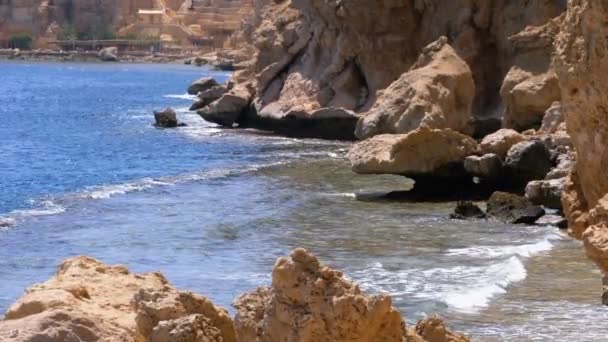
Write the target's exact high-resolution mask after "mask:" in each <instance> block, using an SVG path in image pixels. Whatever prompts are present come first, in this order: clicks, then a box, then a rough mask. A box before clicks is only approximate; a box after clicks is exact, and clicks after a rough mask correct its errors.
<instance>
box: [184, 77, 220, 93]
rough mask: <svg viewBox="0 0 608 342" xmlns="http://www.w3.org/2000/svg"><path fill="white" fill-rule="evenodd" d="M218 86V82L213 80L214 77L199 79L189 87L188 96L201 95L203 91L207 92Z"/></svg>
mask: <svg viewBox="0 0 608 342" xmlns="http://www.w3.org/2000/svg"><path fill="white" fill-rule="evenodd" d="M217 85H218V84H217V81H216V80H215V79H213V77H203V78H199V79H198V80H196V81H194V82H192V84H190V86H189V87H188V94H190V95H196V94H198V93H200V92H201V91H205V90H207V89H210V88H212V87H215V86H217Z"/></svg>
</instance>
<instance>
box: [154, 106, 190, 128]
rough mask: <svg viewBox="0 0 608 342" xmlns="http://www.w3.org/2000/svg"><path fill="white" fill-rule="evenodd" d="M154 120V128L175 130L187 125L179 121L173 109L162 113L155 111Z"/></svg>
mask: <svg viewBox="0 0 608 342" xmlns="http://www.w3.org/2000/svg"><path fill="white" fill-rule="evenodd" d="M154 120H155V123H154V126H156V127H162V128H174V127H181V126H185V125H186V124H183V123H179V122H178V121H177V114H176V113H175V111H174V110H173V109H171V108H167V109H165V110H162V111H154Z"/></svg>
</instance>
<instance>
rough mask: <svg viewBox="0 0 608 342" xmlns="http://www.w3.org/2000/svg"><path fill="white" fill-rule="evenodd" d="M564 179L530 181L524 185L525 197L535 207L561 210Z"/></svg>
mask: <svg viewBox="0 0 608 342" xmlns="http://www.w3.org/2000/svg"><path fill="white" fill-rule="evenodd" d="M565 182H566V178H565V177H564V178H558V179H550V180H537V181H531V182H530V183H528V185H526V197H527V198H528V199H529V200H530V201H532V203H534V204H537V205H543V206H545V207H547V208H551V209H562V202H561V199H562V190H563V188H564V184H565Z"/></svg>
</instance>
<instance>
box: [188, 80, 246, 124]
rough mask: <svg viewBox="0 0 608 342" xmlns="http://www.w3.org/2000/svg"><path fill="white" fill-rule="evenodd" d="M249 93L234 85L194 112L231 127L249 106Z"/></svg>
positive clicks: (208, 119) (206, 118) (210, 120)
mask: <svg viewBox="0 0 608 342" xmlns="http://www.w3.org/2000/svg"><path fill="white" fill-rule="evenodd" d="M250 102H251V94H250V93H249V91H248V90H247V89H245V88H242V87H236V88H234V89H232V90H231V91H230V92H228V93H225V94H224V95H222V96H221V97H220V98H219V99H217V100H216V101H214V102H212V103H211V104H209V105H208V106H207V107H205V108H203V109H200V110H198V111H197V112H196V113H197V114H198V115H200V116H201V117H202V118H203V119H205V120H206V121H209V122H213V123H216V124H218V125H221V126H224V127H233V126H234V125H235V124H236V123H237V121H238V120H239V118H240V117H241V116H242V115H243V114H244V112H245V111H246V110H247V109H248V108H249V104H250Z"/></svg>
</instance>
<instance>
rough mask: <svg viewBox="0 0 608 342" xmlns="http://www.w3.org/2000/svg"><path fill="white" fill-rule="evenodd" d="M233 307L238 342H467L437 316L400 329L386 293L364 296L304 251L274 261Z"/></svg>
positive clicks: (465, 338) (400, 321) (400, 325)
mask: <svg viewBox="0 0 608 342" xmlns="http://www.w3.org/2000/svg"><path fill="white" fill-rule="evenodd" d="M233 306H234V307H235V309H236V317H235V322H236V330H237V335H238V337H239V340H240V341H247V342H274V341H293V342H316V341H352V342H375V341H404V342H414V341H418V342H424V341H429V342H430V341H452V342H465V341H469V339H468V338H467V337H465V336H462V335H459V334H455V333H452V332H450V331H449V330H448V329H447V328H446V327H445V325H444V323H443V321H442V320H441V319H440V318H437V317H435V318H433V321H428V320H425V321H423V322H422V323H419V324H420V327H418V326H417V327H416V329H415V330H414V329H411V328H408V327H406V326H405V323H404V322H403V317H402V316H401V314H400V313H399V312H398V311H397V310H396V309H395V308H394V307H393V306H392V302H391V299H390V297H388V296H387V295H385V294H379V295H375V296H371V295H366V294H365V293H363V292H362V291H361V289H360V288H359V286H358V285H356V284H354V283H352V282H351V281H350V280H348V279H347V278H346V277H345V276H344V275H343V274H342V272H339V271H336V270H333V269H331V268H329V267H328V266H325V265H323V264H321V263H320V262H319V260H318V259H317V258H316V257H315V256H313V255H312V254H310V253H308V252H307V251H306V250H304V249H296V250H294V251H293V252H292V253H291V256H289V257H283V258H279V259H278V260H277V262H276V263H275V266H274V269H273V271H272V287H271V288H260V289H258V290H256V291H253V292H251V293H248V294H245V295H243V296H241V297H239V298H237V299H236V300H235V301H234V303H233Z"/></svg>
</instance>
